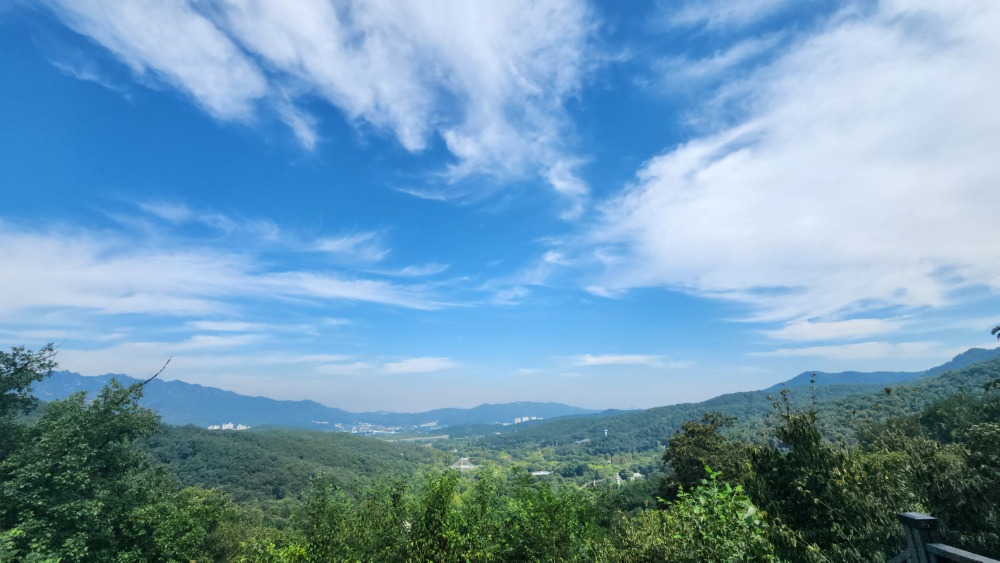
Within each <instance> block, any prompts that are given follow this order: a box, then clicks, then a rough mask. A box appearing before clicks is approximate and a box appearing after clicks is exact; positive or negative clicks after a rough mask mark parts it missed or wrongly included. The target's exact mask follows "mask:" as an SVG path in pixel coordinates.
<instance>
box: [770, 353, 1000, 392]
mask: <svg viewBox="0 0 1000 563" xmlns="http://www.w3.org/2000/svg"><path fill="white" fill-rule="evenodd" d="M997 357H1000V348H992V349H984V348H970V349H968V350H966V351H965V352H962V353H961V354H959V355H957V356H955V357H954V358H952V359H951V360H950V361H948V362H945V363H944V364H941V365H939V366H936V367H932V368H930V369H928V370H924V371H870V372H865V371H842V372H838V373H827V372H824V371H804V372H802V373H800V374H799V375H796V376H795V377H793V378H791V379H789V380H788V381H785V382H783V383H778V384H777V385H772V386H771V387H769V388H768V389H767V390H768V391H774V390H777V389H780V388H782V387H800V386H807V385H810V383H811V382H813V381H815V384H816V385H843V384H851V385H855V384H883V385H887V384H894V383H902V382H905V381H912V380H914V379H920V378H923V377H930V376H934V375H940V374H942V373H945V372H947V371H952V370H957V369H962V368H964V367H966V366H969V365H972V364H977V363H980V362H985V361H988V360H992V359H994V358H997Z"/></svg>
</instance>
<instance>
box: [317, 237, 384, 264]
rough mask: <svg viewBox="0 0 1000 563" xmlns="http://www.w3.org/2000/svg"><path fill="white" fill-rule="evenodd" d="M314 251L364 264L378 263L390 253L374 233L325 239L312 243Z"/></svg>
mask: <svg viewBox="0 0 1000 563" xmlns="http://www.w3.org/2000/svg"><path fill="white" fill-rule="evenodd" d="M313 244H314V249H315V250H316V251H318V252H325V253H328V254H333V255H337V256H344V257H350V258H354V259H357V260H362V261H365V262H379V261H381V260H382V259H384V258H385V257H386V256H388V255H389V252H391V251H390V250H389V249H388V248H386V247H384V246H383V245H382V242H381V240H379V234H378V233H376V232H371V231H369V232H364V233H355V234H351V235H343V236H339V237H327V238H321V239H318V240H316V241H314V243H313Z"/></svg>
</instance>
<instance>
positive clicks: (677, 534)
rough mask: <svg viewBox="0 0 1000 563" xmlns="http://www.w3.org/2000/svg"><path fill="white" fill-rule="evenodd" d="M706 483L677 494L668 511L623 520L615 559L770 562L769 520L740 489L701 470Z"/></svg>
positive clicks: (716, 475) (634, 560)
mask: <svg viewBox="0 0 1000 563" xmlns="http://www.w3.org/2000/svg"><path fill="white" fill-rule="evenodd" d="M704 469H705V470H706V471H707V473H708V478H707V479H702V480H701V483H700V484H699V485H698V486H697V487H693V488H691V489H689V490H686V491H685V490H681V491H680V492H679V493H678V494H677V495H676V497H677V500H676V501H674V502H672V503H670V504H669V505H668V507H667V508H666V510H662V511H657V510H646V511H643V512H642V513H640V514H639V515H638V516H636V517H634V518H629V519H626V520H624V521H623V522H622V525H621V526H620V527H619V531H618V538H617V543H618V549H617V551H616V552H615V554H614V557H613V558H614V559H615V560H618V561H627V562H639V561H690V562H695V561H699V562H700V561H772V560H775V550H774V545H773V544H772V543H771V540H770V536H771V535H772V533H771V530H770V526H769V524H768V523H767V519H766V518H765V517H764V515H763V514H762V513H761V512H760V511H759V510H758V509H757V507H756V506H754V504H753V503H752V502H751V501H750V498H749V497H748V496H747V495H746V494H745V493H744V492H743V488H742V487H741V486H739V485H737V486H736V487H733V486H732V485H731V484H729V483H726V482H723V481H722V480H721V479H720V477H721V475H720V473H719V472H717V471H712V470H711V469H710V468H704Z"/></svg>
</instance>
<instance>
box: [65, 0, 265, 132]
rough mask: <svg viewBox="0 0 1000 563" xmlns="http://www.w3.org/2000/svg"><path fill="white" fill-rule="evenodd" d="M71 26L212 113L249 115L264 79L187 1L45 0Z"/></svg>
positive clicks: (262, 90) (226, 116) (138, 71)
mask: <svg viewBox="0 0 1000 563" xmlns="http://www.w3.org/2000/svg"><path fill="white" fill-rule="evenodd" d="M48 3H49V4H50V5H51V6H52V8H53V10H54V11H55V12H56V13H57V14H59V17H60V18H62V19H63V20H64V21H65V22H66V23H67V24H68V25H69V26H70V27H72V28H73V29H74V30H76V31H77V32H79V33H81V34H83V35H86V36H88V37H90V38H91V39H93V40H94V41H96V42H98V43H100V44H101V45H103V46H104V47H105V48H107V49H108V50H110V51H111V52H112V53H114V54H115V56H117V57H118V58H119V59H121V61H122V62H124V63H125V64H126V65H128V66H129V67H130V68H131V69H132V70H133V71H134V72H135V73H136V74H138V75H145V74H154V75H155V76H157V77H158V78H160V79H163V80H164V81H166V82H167V83H169V84H170V85H171V86H174V87H177V88H179V89H181V90H182V91H184V92H185V93H187V94H189V95H190V96H192V97H193V98H194V99H195V100H196V101H197V102H198V103H199V104H200V105H201V106H202V107H203V108H205V109H206V110H207V111H208V112H209V113H211V114H212V115H214V116H216V117H219V118H222V119H243V120H245V119H249V118H250V117H251V116H252V114H253V111H254V105H255V103H256V102H257V100H259V99H260V98H263V97H264V96H265V95H266V94H267V88H268V87H267V79H266V78H265V77H264V75H263V74H262V73H261V71H260V70H259V69H258V68H257V67H256V65H255V64H253V62H251V61H249V60H247V58H246V57H245V56H244V55H243V54H242V52H241V51H240V49H239V48H238V47H237V46H236V45H234V44H233V42H232V41H230V39H229V38H228V37H227V36H226V35H225V33H223V32H221V31H220V30H219V29H217V28H216V27H215V25H213V24H212V22H210V21H209V20H208V19H206V18H205V17H203V16H202V15H201V14H199V13H198V12H197V11H195V10H194V9H192V7H191V6H190V5H189V4H188V3H187V2H158V1H154V0H129V1H110V2H109V1H104V0H68V1H67V0H48Z"/></svg>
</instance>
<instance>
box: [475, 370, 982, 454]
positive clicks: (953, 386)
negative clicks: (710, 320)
mask: <svg viewBox="0 0 1000 563" xmlns="http://www.w3.org/2000/svg"><path fill="white" fill-rule="evenodd" d="M996 378H1000V358H997V359H992V360H988V361H986V362H982V363H977V364H972V365H967V366H966V367H964V368H962V369H959V370H954V371H947V372H945V373H943V374H940V375H932V376H925V377H923V378H920V379H915V380H912V381H910V382H907V383H905V384H900V385H897V386H894V387H893V389H894V391H893V394H892V395H887V394H886V393H885V388H886V386H885V385H882V384H855V385H844V384H841V385H816V386H812V387H808V386H806V387H803V386H793V387H786V388H784V389H783V392H784V393H785V395H786V397H787V399H788V402H789V404H791V405H793V406H799V407H806V406H810V405H813V404H814V405H815V406H816V408H817V410H818V411H819V416H820V424H821V427H822V428H823V429H824V431H825V434H826V436H827V438H830V439H837V438H846V439H853V434H854V432H855V431H856V429H857V427H858V426H859V425H861V424H864V423H867V422H868V421H872V420H882V419H885V418H886V417H888V416H898V415H901V414H906V413H909V412H914V411H916V410H919V409H921V408H923V407H925V406H926V405H928V404H930V403H931V402H933V401H934V400H936V399H939V398H941V397H944V396H948V395H953V394H955V393H959V392H962V391H974V390H976V389H981V388H982V386H983V384H985V383H986V382H988V381H990V380H992V379H996ZM780 393H781V391H776V390H764V391H752V392H747V393H731V394H727V395H721V396H719V397H715V398H713V399H709V400H707V401H703V402H701V403H685V404H679V405H670V406H666V407H657V408H653V409H648V410H645V411H636V412H629V413H625V414H619V415H616V416H609V417H588V418H574V419H564V420H554V421H548V422H542V423H540V424H536V425H532V426H529V427H525V428H518V429H515V430H508V431H507V432H505V433H503V434H502V435H499V436H497V435H493V436H486V437H483V438H481V439H480V440H479V444H480V445H481V446H483V447H488V448H492V449H509V448H520V449H523V448H533V447H538V446H545V445H568V444H576V445H577V446H578V447H580V448H582V449H583V450H585V451H586V452H588V453H590V454H592V455H597V454H600V455H609V454H615V453H623V452H642V451H648V450H651V449H658V448H662V447H663V446H664V445H666V441H667V440H668V439H669V438H670V436H672V435H673V434H674V433H675V432H676V431H677V430H678V429H679V428H680V427H681V425H682V424H683V423H684V422H687V421H689V420H698V419H700V418H701V417H702V415H703V414H704V413H706V412H719V413H722V414H723V415H726V416H732V417H736V418H737V419H738V421H739V422H738V423H737V424H736V425H735V426H734V427H733V428H732V429H731V434H733V435H735V436H737V437H742V438H744V439H747V440H754V439H757V438H758V437H759V434H760V433H761V431H762V430H763V428H764V425H765V419H766V417H767V416H768V415H769V414H770V413H772V412H774V403H775V402H776V401H777V400H778V399H779V395H780ZM605 430H607V433H606V435H605Z"/></svg>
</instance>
